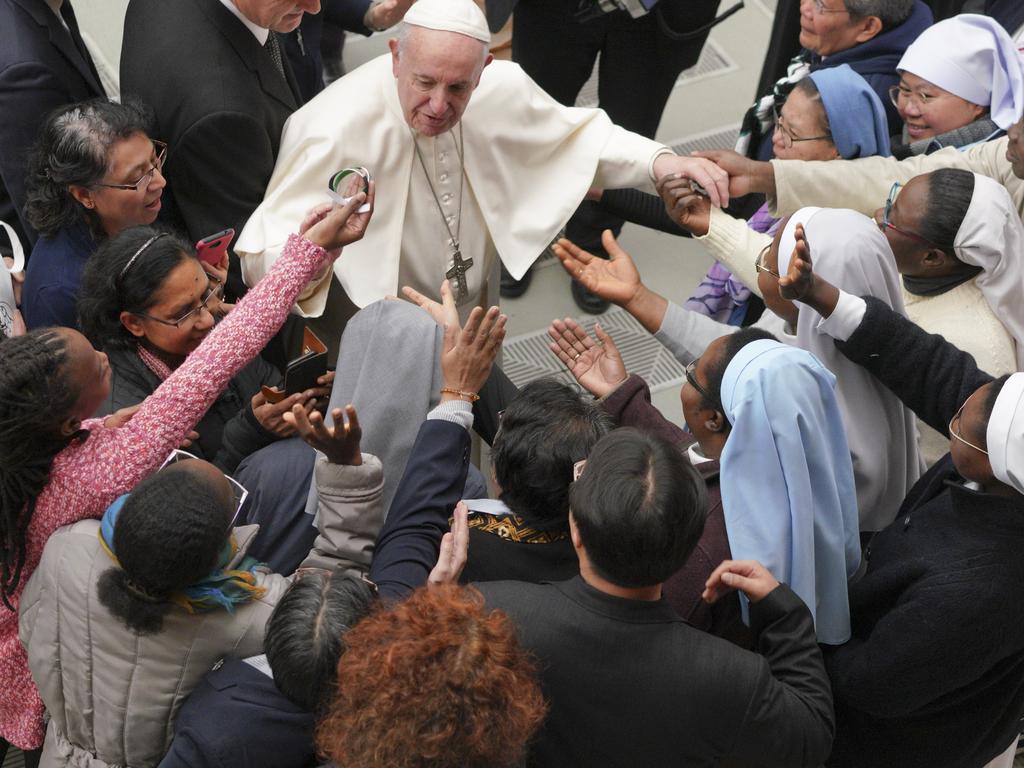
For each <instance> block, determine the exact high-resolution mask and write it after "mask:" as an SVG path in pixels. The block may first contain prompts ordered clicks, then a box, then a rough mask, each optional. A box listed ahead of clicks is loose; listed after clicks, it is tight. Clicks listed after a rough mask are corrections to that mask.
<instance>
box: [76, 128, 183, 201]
mask: <svg viewBox="0 0 1024 768" xmlns="http://www.w3.org/2000/svg"><path fill="white" fill-rule="evenodd" d="M150 141H152V142H153V154H154V155H156V158H155V159H154V160H153V165H152V167H151V168H150V169H149V170H148V171H146V172H145V173H144V174H142V175H141V176H140V177H139V178H138V180H137V181H135V182H134V183H132V184H107V183H106V182H102V181H97V182H96V183H95V184H93V186H94V187H106V188H107V189H124V190H128V191H131V192H138V191H139V190H140V189H142V188H143V187H148V186H149V182H151V181H152V180H153V175H154V174H155V173H156V172H157V171H159V170H162V169H163V167H164V161H165V160H166V159H167V145H166V144H164V143H163V142H162V141H157V140H156V139H150Z"/></svg>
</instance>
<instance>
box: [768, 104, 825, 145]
mask: <svg viewBox="0 0 1024 768" xmlns="http://www.w3.org/2000/svg"><path fill="white" fill-rule="evenodd" d="M775 130H776V131H778V132H779V133H781V134H782V145H783V146H784V147H786V149H789V148H790V147H792V146H793V145H794V144H798V143H799V142H801V141H832V134H831V133H826V134H823V135H821V136H807V137H806V138H804V137H801V136H797V135H796V134H795V133H793V131H792V130H790V128H789V126H787V125H786V123H785V121H784V119H783V117H782V113H781V112H779V110H778V108H777V107H776V108H775Z"/></svg>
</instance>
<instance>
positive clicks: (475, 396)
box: [441, 387, 480, 403]
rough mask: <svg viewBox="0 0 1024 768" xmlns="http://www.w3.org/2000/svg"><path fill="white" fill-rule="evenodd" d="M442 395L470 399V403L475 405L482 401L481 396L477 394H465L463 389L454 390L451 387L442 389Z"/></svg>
mask: <svg viewBox="0 0 1024 768" xmlns="http://www.w3.org/2000/svg"><path fill="white" fill-rule="evenodd" d="M441 394H442V395H455V396H456V397H468V398H469V402H471V403H475V402H476V401H477V400H479V399H480V395H478V394H477V393H476V392H463V391H462V390H461V389H452V388H451V387H441Z"/></svg>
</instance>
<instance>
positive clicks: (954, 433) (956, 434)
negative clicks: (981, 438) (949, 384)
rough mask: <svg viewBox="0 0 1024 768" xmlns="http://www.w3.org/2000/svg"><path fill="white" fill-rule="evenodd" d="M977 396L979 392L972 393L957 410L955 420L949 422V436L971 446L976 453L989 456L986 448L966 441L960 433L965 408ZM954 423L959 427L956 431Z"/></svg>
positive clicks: (954, 415)
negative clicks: (979, 452)
mask: <svg viewBox="0 0 1024 768" xmlns="http://www.w3.org/2000/svg"><path fill="white" fill-rule="evenodd" d="M976 394H978V391H977V390H975V391H974V392H972V393H971V394H970V397H968V398H967V399H966V400H964V404H963V405H961V406H960V408H959V409H958V410H957V412H956V413H954V414H953V418H952V419H950V420H949V436H950V437H952V438H954V439H956V440H959V441H960V442H961V443H963V444H964V445H969V446H970V447H971V448H973V449H974V450H976V451H981V452H982V453H983V454H985V455H986V456H988V451H986V450H985V449H984V448H982V447H980V446H977V445H975V444H974V443H972V442H970V441H969V440H967V439H965V438H964V436H963V435H961V434H960V431H959V426H960V417H961V416H962V415H963V412H964V408H966V407H967V404H968V403H969V402H971V398H972V397H974V396H975V395H976ZM954 422H956V425H957V427H958V429H955V430H954V429H953V423H954Z"/></svg>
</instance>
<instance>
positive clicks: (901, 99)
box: [889, 85, 938, 109]
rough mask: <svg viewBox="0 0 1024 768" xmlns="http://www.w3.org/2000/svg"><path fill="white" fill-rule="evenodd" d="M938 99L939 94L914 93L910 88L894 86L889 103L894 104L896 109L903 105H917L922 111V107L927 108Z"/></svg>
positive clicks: (891, 89) (890, 92)
mask: <svg viewBox="0 0 1024 768" xmlns="http://www.w3.org/2000/svg"><path fill="white" fill-rule="evenodd" d="M937 97H938V94H933V93H922V92H921V91H912V90H911V89H910V88H907V87H906V86H902V85H894V86H892V87H890V88H889V101H891V102H892V104H893V106H894V107H900V106H901V105H902V104H910V103H916V104H917V106H918V108H919V109H920V108H921V107H927V106H928V105H929V104H931V103H932V101H934V100H935V99H936V98H937Z"/></svg>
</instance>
